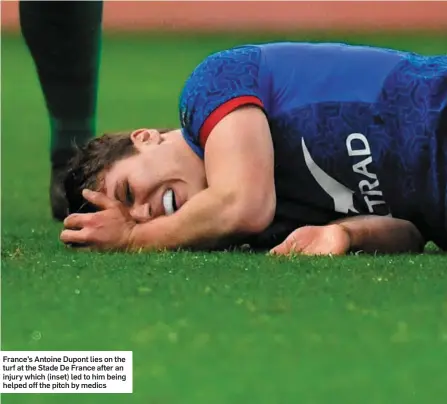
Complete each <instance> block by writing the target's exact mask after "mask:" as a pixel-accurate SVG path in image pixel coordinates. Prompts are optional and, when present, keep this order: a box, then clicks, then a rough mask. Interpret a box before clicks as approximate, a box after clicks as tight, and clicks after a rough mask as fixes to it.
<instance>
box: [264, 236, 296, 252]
mask: <svg viewBox="0 0 447 404" xmlns="http://www.w3.org/2000/svg"><path fill="white" fill-rule="evenodd" d="M296 246H297V241H296V237H295V235H294V234H293V233H292V234H291V235H290V236H289V237H287V238H286V239H285V240H284V241H283V242H282V243H281V244H279V245H277V246H276V247H275V248H272V249H271V250H270V254H273V255H288V254H290V253H292V252H296Z"/></svg>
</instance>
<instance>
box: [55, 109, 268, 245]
mask: <svg viewBox="0 0 447 404" xmlns="http://www.w3.org/2000/svg"><path fill="white" fill-rule="evenodd" d="M225 156H231V158H230V159H229V158H226V157H225ZM205 171H206V177H207V181H208V188H206V189H205V190H203V191H202V192H199V193H198V194H197V195H195V196H194V197H193V198H191V199H190V200H189V201H188V202H187V203H185V204H184V205H183V206H182V208H181V209H180V210H178V211H177V212H175V213H174V214H173V215H170V216H161V217H158V218H156V219H154V220H151V221H148V222H145V223H137V222H135V221H133V220H132V219H131V217H130V216H128V214H127V213H126V209H123V208H122V206H120V204H119V202H116V201H111V200H109V198H107V197H106V196H105V195H99V194H98V193H86V194H84V196H85V197H86V198H87V199H88V200H89V201H90V202H92V203H93V204H96V205H97V206H98V207H100V208H101V209H103V211H100V212H97V213H89V214H74V215H71V216H69V217H68V218H67V219H66V220H65V223H64V224H65V227H66V230H64V231H63V232H62V234H61V240H62V241H64V242H65V243H81V244H84V245H88V246H89V247H90V248H98V249H101V250H113V249H121V250H129V249H137V250H139V249H164V248H166V249H170V248H179V247H189V246H197V245H201V244H210V243H213V242H219V240H221V239H222V238H226V237H228V236H233V235H243V234H253V233H259V232H262V231H263V230H264V229H265V228H266V227H267V226H268V225H269V224H270V222H271V221H272V219H273V216H274V212H275V202H276V199H275V185H274V175H273V145H272V140H271V134H270V130H269V125H268V122H267V119H266V117H265V115H264V113H263V112H262V110H261V109H259V108H258V107H251V106H247V107H243V108H240V109H237V110H236V111H234V112H232V113H231V114H229V115H227V116H226V117H225V118H223V119H222V120H221V121H220V122H219V123H218V124H217V125H216V126H215V127H214V129H213V130H212V132H211V134H210V136H209V140H208V143H207V147H206V149H205Z"/></svg>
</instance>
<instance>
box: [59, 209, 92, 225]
mask: <svg viewBox="0 0 447 404" xmlns="http://www.w3.org/2000/svg"><path fill="white" fill-rule="evenodd" d="M93 215H94V213H73V214H72V215H70V216H67V217H66V218H65V220H64V227H65V228H66V229H82V228H83V227H84V226H86V225H88V224H89V223H90V221H91V219H92V217H93Z"/></svg>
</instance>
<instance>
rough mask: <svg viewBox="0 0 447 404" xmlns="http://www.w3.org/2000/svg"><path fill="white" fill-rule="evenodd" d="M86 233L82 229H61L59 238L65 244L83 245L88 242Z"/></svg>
mask: <svg viewBox="0 0 447 404" xmlns="http://www.w3.org/2000/svg"><path fill="white" fill-rule="evenodd" d="M87 235H88V233H87V232H86V231H85V230H84V229H82V230H69V229H66V230H63V231H62V232H61V235H60V240H61V241H62V242H63V243H65V244H74V245H77V244H80V245H85V244H87V243H88V242H89V240H88V237H87Z"/></svg>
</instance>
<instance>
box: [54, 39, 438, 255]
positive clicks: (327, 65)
mask: <svg viewBox="0 0 447 404" xmlns="http://www.w3.org/2000/svg"><path fill="white" fill-rule="evenodd" d="M180 121H181V129H178V130H172V131H166V132H164V131H157V130H154V129H140V130H136V131H133V132H132V133H128V134H116V135H105V136H103V137H101V138H98V139H95V140H93V141H91V142H90V143H89V144H88V145H87V146H86V147H82V148H81V149H80V150H79V152H78V155H77V157H76V158H75V159H74V160H73V161H72V163H71V167H72V168H71V170H70V172H69V173H68V176H67V180H66V182H65V185H66V191H67V197H68V199H69V201H70V207H71V208H70V213H72V214H71V215H70V216H68V217H67V218H66V220H65V222H64V225H65V229H64V230H63V231H62V233H61V240H62V241H63V242H65V243H74V244H77V245H82V246H88V247H90V248H92V249H98V250H140V249H143V250H153V249H173V248H179V247H198V248H215V247H216V248H217V247H221V246H227V245H233V244H245V243H248V244H250V245H251V246H252V247H253V248H261V249H272V251H273V252H274V253H278V254H288V253H292V252H294V253H298V254H300V253H302V254H345V253H348V252H350V251H357V250H361V251H365V252H371V253H375V252H378V253H400V252H420V251H422V250H423V248H424V245H425V244H426V242H428V241H433V242H434V243H435V244H437V245H438V246H439V247H440V248H442V249H447V218H446V179H447V160H446V159H447V56H436V57H435V56H433V57H426V56H420V55H415V54H410V53H404V52H397V51H393V50H387V49H378V48H371V47H354V46H347V45H343V44H306V43H277V44H265V45H258V46H253V45H250V46H242V47H238V48H234V49H230V50H226V51H223V52H219V53H216V54H213V55H211V56H209V57H208V58H206V59H205V60H204V61H203V62H202V63H201V64H199V66H198V67H197V68H196V69H195V70H194V71H193V73H192V75H191V76H190V77H189V79H188V80H187V82H186V84H185V87H184V89H183V92H182V94H181V98H180ZM86 189H90V190H94V191H87V190H86ZM87 201H88V202H87ZM95 210H99V211H96V212H94V211H95ZM92 211H93V212H92ZM76 212H78V213H76Z"/></svg>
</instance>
